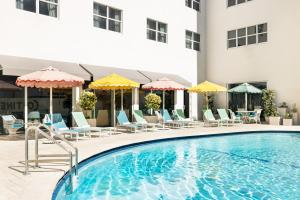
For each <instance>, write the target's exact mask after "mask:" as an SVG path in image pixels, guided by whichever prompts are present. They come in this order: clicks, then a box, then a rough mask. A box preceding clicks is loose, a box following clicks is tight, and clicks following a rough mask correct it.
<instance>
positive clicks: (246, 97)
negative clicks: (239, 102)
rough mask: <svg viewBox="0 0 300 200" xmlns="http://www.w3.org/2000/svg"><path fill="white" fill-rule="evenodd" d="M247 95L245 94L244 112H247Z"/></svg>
mask: <svg viewBox="0 0 300 200" xmlns="http://www.w3.org/2000/svg"><path fill="white" fill-rule="evenodd" d="M247 101H248V93H247V92H246V93H245V110H246V111H247V110H248V102H247Z"/></svg>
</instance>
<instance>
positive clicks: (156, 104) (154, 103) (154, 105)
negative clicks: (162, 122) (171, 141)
mask: <svg viewBox="0 0 300 200" xmlns="http://www.w3.org/2000/svg"><path fill="white" fill-rule="evenodd" d="M160 105H161V98H160V96H158V95H156V94H153V93H149V94H148V95H146V96H145V107H146V108H147V109H148V111H150V112H148V113H149V114H150V115H148V116H145V119H146V120H147V121H148V122H151V123H156V122H157V121H158V119H157V117H156V116H152V115H153V111H157V110H159V108H160Z"/></svg>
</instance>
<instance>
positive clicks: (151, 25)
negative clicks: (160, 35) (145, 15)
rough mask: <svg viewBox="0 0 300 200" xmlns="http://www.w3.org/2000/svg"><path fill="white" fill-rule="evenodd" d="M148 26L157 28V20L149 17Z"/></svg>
mask: <svg viewBox="0 0 300 200" xmlns="http://www.w3.org/2000/svg"><path fill="white" fill-rule="evenodd" d="M147 28H150V29H153V30H156V21H154V20H151V19H147Z"/></svg>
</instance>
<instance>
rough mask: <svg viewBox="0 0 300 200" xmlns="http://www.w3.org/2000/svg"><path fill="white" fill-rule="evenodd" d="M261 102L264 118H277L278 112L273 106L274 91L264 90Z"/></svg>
mask: <svg viewBox="0 0 300 200" xmlns="http://www.w3.org/2000/svg"><path fill="white" fill-rule="evenodd" d="M262 100H263V104H264V112H265V116H266V117H276V116H278V112H277V109H276V105H275V91H273V90H267V89H264V90H263V96H262Z"/></svg>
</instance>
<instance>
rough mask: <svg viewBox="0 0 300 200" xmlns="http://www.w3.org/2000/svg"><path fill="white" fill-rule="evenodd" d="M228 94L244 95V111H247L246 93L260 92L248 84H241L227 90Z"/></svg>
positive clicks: (260, 91)
mask: <svg viewBox="0 0 300 200" xmlns="http://www.w3.org/2000/svg"><path fill="white" fill-rule="evenodd" d="M228 92H229V93H245V110H248V102H247V101H248V93H250V94H261V93H262V90H260V89H258V88H257V87H255V86H253V85H251V84H249V83H243V84H241V85H238V86H236V87H234V88H231V89H230V90H228Z"/></svg>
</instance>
